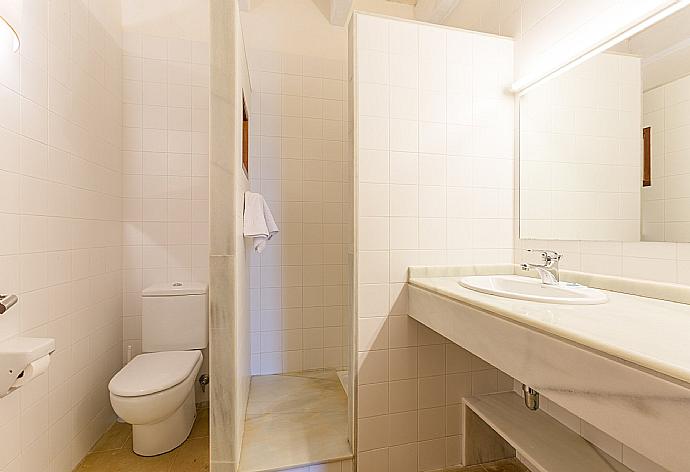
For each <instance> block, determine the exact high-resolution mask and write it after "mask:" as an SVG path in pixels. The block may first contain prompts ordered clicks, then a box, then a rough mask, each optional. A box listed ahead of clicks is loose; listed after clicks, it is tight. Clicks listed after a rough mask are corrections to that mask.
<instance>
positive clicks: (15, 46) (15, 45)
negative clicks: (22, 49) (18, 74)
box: [0, 16, 19, 52]
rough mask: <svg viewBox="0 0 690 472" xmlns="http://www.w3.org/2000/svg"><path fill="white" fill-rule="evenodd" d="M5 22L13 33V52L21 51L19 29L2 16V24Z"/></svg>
mask: <svg viewBox="0 0 690 472" xmlns="http://www.w3.org/2000/svg"><path fill="white" fill-rule="evenodd" d="M3 24H4V25H5V26H6V27H7V29H8V30H9V32H10V34H11V35H12V52H17V51H19V35H18V34H17V31H16V30H15V29H14V28H13V27H12V25H11V24H10V22H9V21H7V20H6V19H5V18H3V17H2V16H0V25H3Z"/></svg>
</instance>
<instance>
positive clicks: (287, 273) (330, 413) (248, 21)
mask: <svg viewBox="0 0 690 472" xmlns="http://www.w3.org/2000/svg"><path fill="white" fill-rule="evenodd" d="M240 3H241V2H240ZM274 5H278V3H274ZM210 6H211V15H210V17H211V35H210V36H211V45H210V49H211V80H210V87H211V103H210V123H209V127H210V130H211V131H210V172H209V174H210V207H211V209H210V246H211V247H210V327H211V330H210V375H211V384H210V415H211V456H210V459H211V470H213V471H225V470H233V471H235V470H237V471H241V472H259V471H269V470H271V471H273V470H291V469H295V470H298V469H299V470H303V469H302V467H305V466H310V465H318V464H329V467H335V468H334V469H333V470H338V471H340V470H341V469H342V470H349V469H345V468H344V467H350V466H351V462H352V451H353V447H352V442H353V441H352V435H353V429H354V428H353V423H352V421H353V420H352V418H353V416H354V415H353V411H354V400H353V395H351V394H350V392H351V391H352V390H353V387H352V384H353V377H354V376H353V375H352V373H351V369H352V367H353V365H354V359H355V354H354V347H353V346H354V343H353V339H354V332H353V330H354V326H353V322H352V320H353V312H352V286H353V285H352V273H353V270H352V267H353V266H352V261H353V256H352V254H353V239H354V238H353V198H352V196H353V194H354V192H353V188H352V172H353V159H352V152H351V145H350V142H349V140H350V139H351V136H352V133H351V126H349V125H348V122H349V121H348V106H347V103H348V101H347V97H348V93H349V92H348V81H347V78H348V76H347V70H348V67H347V63H346V59H345V58H329V57H323V56H319V55H310V54H301V53H292V52H285V51H276V50H273V49H271V48H270V47H262V46H265V45H263V44H261V42H260V41H257V40H256V35H257V34H261V33H262V29H266V28H270V27H271V25H270V22H267V20H266V14H265V13H264V14H263V15H264V16H263V17H260V18H259V17H258V15H259V14H260V13H261V12H259V13H257V18H253V17H252V15H249V14H245V13H244V12H241V11H240V8H238V5H236V2H222V1H216V0H211V1H210ZM240 6H241V5H240ZM267 23H268V24H267ZM343 37H345V35H343ZM228 51H230V52H232V54H230V55H228V54H227V52H228ZM247 191H251V192H254V193H259V194H261V195H262V196H263V197H264V199H265V201H266V203H267V205H268V207H269V208H270V210H271V212H272V214H273V217H274V218H275V222H276V224H277V226H278V228H279V233H278V234H276V235H275V236H273V237H272V238H271V239H270V240H269V241H268V242H267V244H266V246H265V248H264V249H263V251H262V252H261V253H258V252H257V251H255V249H254V244H253V241H252V239H251V238H247V237H244V236H243V212H244V194H245V192H247ZM329 470H330V469H329Z"/></svg>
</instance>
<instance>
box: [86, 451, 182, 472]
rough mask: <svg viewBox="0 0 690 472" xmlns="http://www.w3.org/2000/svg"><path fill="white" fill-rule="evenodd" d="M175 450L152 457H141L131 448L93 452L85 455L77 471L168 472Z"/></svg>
mask: <svg viewBox="0 0 690 472" xmlns="http://www.w3.org/2000/svg"><path fill="white" fill-rule="evenodd" d="M175 453H176V451H172V452H171V453H168V454H162V455H160V456H154V457H141V456H137V455H136V454H134V452H132V450H131V449H127V448H124V449H120V450H118V451H108V452H94V453H91V454H89V455H87V456H86V457H85V458H84V460H83V461H82V463H81V465H80V466H79V467H78V468H77V471H78V472H86V471H93V472H169V471H170V467H171V466H172V463H173V459H174V455H175Z"/></svg>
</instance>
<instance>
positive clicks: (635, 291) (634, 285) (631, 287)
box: [408, 264, 690, 305]
mask: <svg viewBox="0 0 690 472" xmlns="http://www.w3.org/2000/svg"><path fill="white" fill-rule="evenodd" d="M494 274H514V275H522V276H527V277H536V275H535V274H532V273H529V274H528V273H526V272H524V271H523V270H522V269H520V266H519V265H517V264H497V265H466V266H411V267H409V268H408V282H409V281H411V280H413V279H421V278H427V277H463V276H468V275H494ZM560 274H561V280H562V281H565V282H573V283H578V284H580V285H586V286H587V287H592V288H598V289H601V290H608V291H611V292H619V293H626V294H628V295H636V296H639V297H646V298H654V299H657V300H665V301H669V302H675V303H683V304H685V305H690V286H688V285H680V284H671V283H663V282H655V281H652V280H643V279H630V278H626V277H617V276H612V275H599V274H589V273H585V272H577V271H571V270H561V271H560Z"/></svg>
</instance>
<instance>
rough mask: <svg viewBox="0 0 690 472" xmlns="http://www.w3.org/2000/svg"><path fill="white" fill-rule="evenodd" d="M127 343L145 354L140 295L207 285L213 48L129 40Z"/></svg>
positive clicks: (130, 36)
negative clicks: (172, 286) (165, 285)
mask: <svg viewBox="0 0 690 472" xmlns="http://www.w3.org/2000/svg"><path fill="white" fill-rule="evenodd" d="M123 54H124V56H123V59H122V60H123V66H122V78H123V95H124V96H123V102H124V103H123V122H122V123H123V151H122V159H123V173H124V176H123V183H122V188H123V209H122V215H123V221H124V223H123V227H124V228H123V231H124V236H123V245H124V246H123V249H122V257H123V265H124V292H123V293H124V339H123V355H124V356H126V355H127V348H128V346H131V347H132V356H135V355H137V354H138V353H139V352H141V290H142V289H143V288H145V287H147V286H148V285H151V284H153V283H157V282H173V281H198V282H206V281H207V280H208V253H209V252H208V215H209V207H208V152H209V151H208V121H209V120H208V113H209V112H208V104H209V65H208V64H209V61H208V44H207V43H204V42H195V41H189V40H183V39H178V38H162V37H156V36H148V35H146V34H141V33H136V32H125V34H124V38H123Z"/></svg>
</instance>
